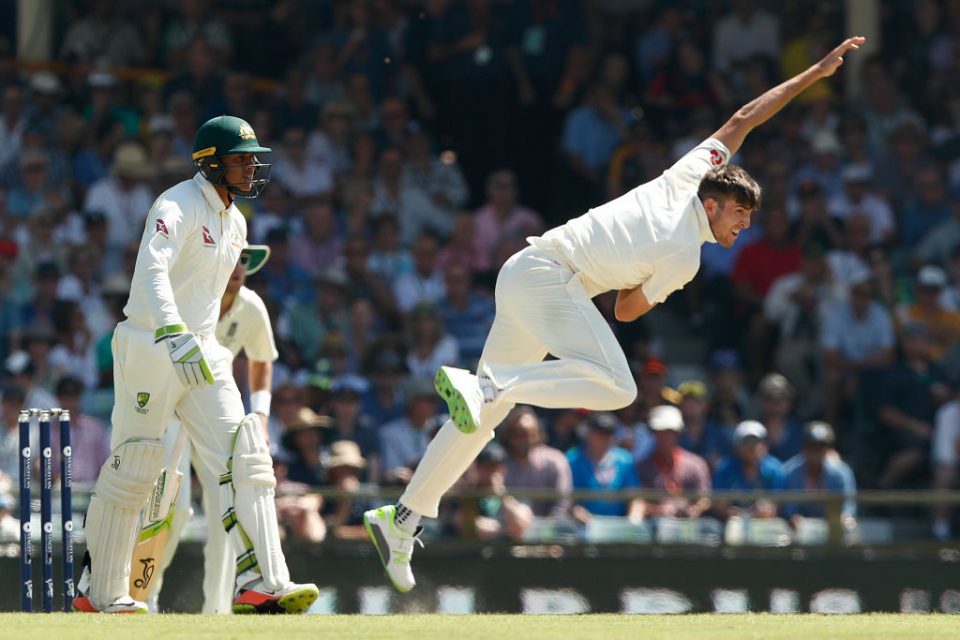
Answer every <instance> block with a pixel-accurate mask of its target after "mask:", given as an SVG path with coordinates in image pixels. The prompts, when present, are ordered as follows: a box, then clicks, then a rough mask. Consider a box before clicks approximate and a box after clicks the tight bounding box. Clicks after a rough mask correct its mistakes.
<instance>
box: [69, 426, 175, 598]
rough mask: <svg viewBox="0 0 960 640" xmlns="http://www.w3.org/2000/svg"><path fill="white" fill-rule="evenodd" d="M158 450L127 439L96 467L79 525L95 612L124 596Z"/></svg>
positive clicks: (157, 445) (157, 444) (155, 443)
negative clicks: (83, 532) (97, 473)
mask: <svg viewBox="0 0 960 640" xmlns="http://www.w3.org/2000/svg"><path fill="white" fill-rule="evenodd" d="M163 452H164V447H163V442H161V441H160V440H155V439H149V438H131V439H129V440H125V441H123V442H122V443H120V445H118V446H117V448H116V449H114V450H113V451H112V452H111V453H110V457H108V458H107V461H106V462H104V463H103V466H102V467H101V468H100V476H99V477H98V478H97V484H96V485H95V486H94V494H93V497H92V498H91V499H90V506H89V507H88V509H87V516H86V520H85V523H86V524H85V527H84V528H85V530H86V537H87V549H88V550H89V552H90V561H91V581H90V601H91V603H92V604H93V606H94V607H96V608H98V609H102V608H103V607H105V606H106V605H108V604H110V603H111V602H113V601H114V600H116V599H117V598H119V597H121V596H125V595H127V594H128V589H129V580H130V557H131V555H132V554H133V546H134V543H135V542H136V537H137V532H138V526H137V525H138V521H139V516H140V509H142V508H143V506H144V504H145V503H146V501H147V498H148V497H149V496H150V493H151V491H152V490H153V483H154V482H155V481H156V479H157V475H158V474H159V473H160V467H161V465H163Z"/></svg>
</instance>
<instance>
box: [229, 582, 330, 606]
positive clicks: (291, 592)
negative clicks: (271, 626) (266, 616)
mask: <svg viewBox="0 0 960 640" xmlns="http://www.w3.org/2000/svg"><path fill="white" fill-rule="evenodd" d="M319 597H320V590H319V589H317V585H315V584H297V583H295V582H291V583H290V584H288V585H287V586H286V587H284V588H283V589H280V590H279V591H267V590H266V589H265V588H264V586H263V580H262V579H259V578H258V579H257V580H254V581H253V582H249V583H247V585H246V586H245V587H243V588H242V589H240V591H239V592H238V593H237V597H236V598H234V599H233V612H234V613H306V612H307V609H309V608H310V605H312V604H313V603H314V602H316V600H317V598H319Z"/></svg>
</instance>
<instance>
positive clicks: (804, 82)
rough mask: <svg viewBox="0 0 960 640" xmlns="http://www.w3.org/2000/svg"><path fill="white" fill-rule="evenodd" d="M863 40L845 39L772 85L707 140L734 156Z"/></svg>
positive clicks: (834, 69) (829, 74) (860, 38)
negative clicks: (753, 133)
mask: <svg viewBox="0 0 960 640" xmlns="http://www.w3.org/2000/svg"><path fill="white" fill-rule="evenodd" d="M865 41H866V38H863V37H861V36H855V37H853V38H847V39H846V40H844V41H843V42H841V43H840V45H839V46H837V47H836V48H835V49H834V50H833V51H831V52H830V53H828V54H827V55H826V56H824V58H823V59H822V60H820V61H819V62H817V63H816V64H814V65H812V66H811V67H810V68H808V69H807V70H805V71H803V72H801V73H799V74H797V75H795V76H794V77H792V78H790V79H789V80H787V81H786V82H783V83H781V84H779V85H777V86H775V87H774V88H772V89H770V90H769V91H767V92H766V93H764V94H763V95H761V96H760V97H758V98H756V99H754V100H752V101H751V102H749V103H747V104H746V105H744V106H743V107H741V108H740V110H739V111H737V112H736V113H735V114H733V117H731V118H730V119H729V120H727V122H726V123H725V124H724V125H723V126H722V127H720V128H719V129H718V130H717V131H716V132H715V133H714V134H713V135H712V136H711V137H712V138H715V139H717V140H719V141H720V142H722V143H723V144H724V145H726V147H727V149H729V150H730V155H733V154H735V153H736V152H737V150H738V149H739V148H740V146H741V145H742V144H743V140H744V139H745V138H746V137H747V134H748V133H750V132H751V131H752V130H753V129H754V128H755V127H758V126H760V125H761V124H763V123H764V122H766V121H767V120H769V119H770V118H772V117H773V116H774V114H776V113H777V112H778V111H780V110H781V109H783V108H784V107H785V106H787V104H789V102H790V101H791V100H793V99H794V98H796V97H797V96H798V95H800V94H801V93H803V91H804V90H806V89H807V87H809V86H810V85H812V84H813V83H815V82H816V81H817V80H820V79H821V78H828V77H830V76H832V75H833V74H834V73H835V72H836V71H837V69H838V68H839V67H840V65H842V64H843V56H844V54H845V53H847V52H848V51H850V50H851V49H859V48H860V45H862V44H863V43H864V42H865Z"/></svg>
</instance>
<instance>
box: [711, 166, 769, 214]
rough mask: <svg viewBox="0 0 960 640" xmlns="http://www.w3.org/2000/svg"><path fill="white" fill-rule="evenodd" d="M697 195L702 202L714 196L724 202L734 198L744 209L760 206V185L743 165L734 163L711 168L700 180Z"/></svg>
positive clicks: (754, 209)
mask: <svg viewBox="0 0 960 640" xmlns="http://www.w3.org/2000/svg"><path fill="white" fill-rule="evenodd" d="M697 195H698V196H699V197H700V202H703V201H705V200H706V199H707V198H713V199H714V200H716V201H717V202H719V203H720V204H723V202H724V201H725V200H726V199H727V198H733V199H734V200H735V201H736V203H737V204H739V205H740V206H741V207H743V208H744V209H750V210H751V211H756V210H757V209H759V208H760V185H759V184H757V181H756V180H754V179H753V178H752V177H750V174H749V173H747V172H746V171H745V170H744V169H743V167H738V166H737V165H734V164H729V165H725V166H723V167H717V168H716V169H710V171H708V172H707V175H705V176H703V179H702V180H700V188H699V189H698V190H697Z"/></svg>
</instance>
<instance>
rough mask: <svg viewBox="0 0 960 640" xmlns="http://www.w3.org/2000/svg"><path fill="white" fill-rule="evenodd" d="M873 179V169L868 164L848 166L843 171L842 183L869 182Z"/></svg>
mask: <svg viewBox="0 0 960 640" xmlns="http://www.w3.org/2000/svg"><path fill="white" fill-rule="evenodd" d="M872 179H873V169H871V168H870V165H869V164H865V163H862V162H861V163H857V164H850V165H847V166H846V167H844V169H843V181H844V182H870V180H872Z"/></svg>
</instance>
